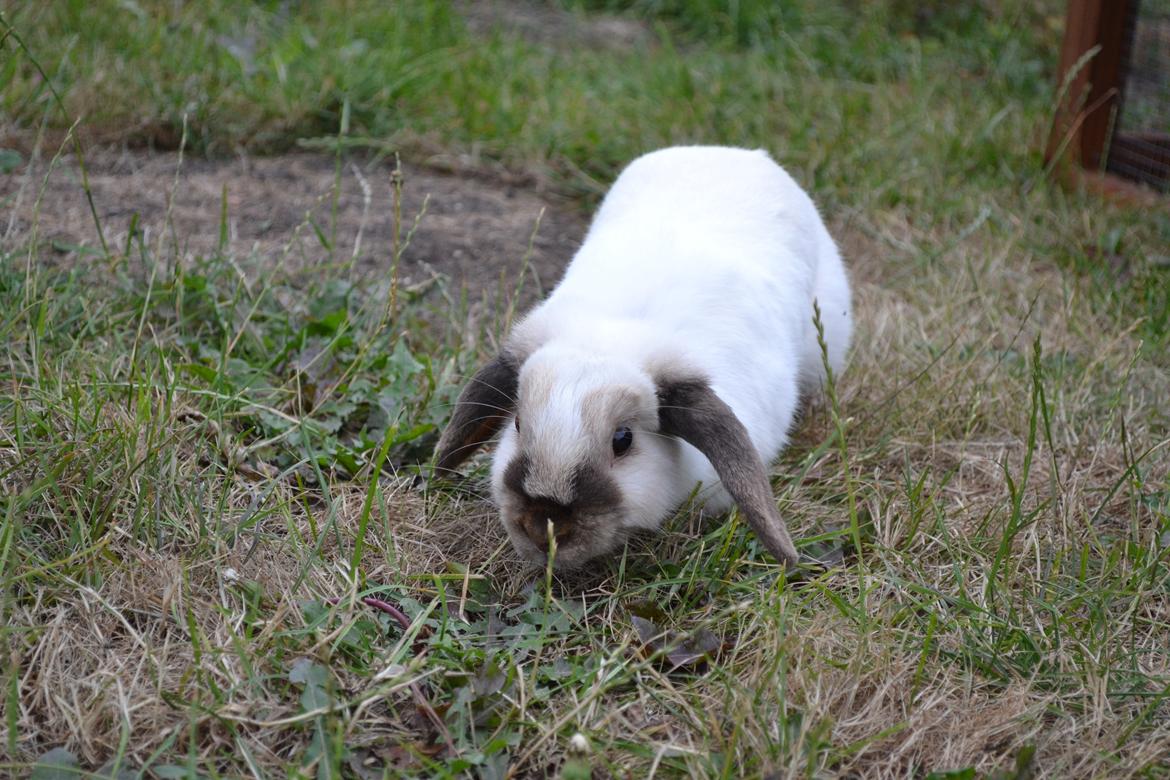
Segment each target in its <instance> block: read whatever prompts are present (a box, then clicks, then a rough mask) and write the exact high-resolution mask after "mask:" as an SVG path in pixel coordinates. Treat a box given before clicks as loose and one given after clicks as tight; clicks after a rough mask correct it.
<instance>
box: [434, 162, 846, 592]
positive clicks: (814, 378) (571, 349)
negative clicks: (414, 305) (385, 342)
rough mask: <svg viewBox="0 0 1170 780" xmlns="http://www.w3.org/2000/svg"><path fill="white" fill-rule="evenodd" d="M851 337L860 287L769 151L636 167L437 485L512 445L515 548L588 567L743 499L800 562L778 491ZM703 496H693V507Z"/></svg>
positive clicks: (517, 337) (472, 418)
mask: <svg viewBox="0 0 1170 780" xmlns="http://www.w3.org/2000/svg"><path fill="white" fill-rule="evenodd" d="M814 300H816V301H817V302H818V304H819V307H820V312H821V321H822V325H823V330H824V338H825V342H826V346H827V356H828V363H829V365H830V366H831V367H832V369H833V372H834V374H838V373H839V372H840V371H841V369H842V367H843V365H844V362H845V356H846V352H847V350H848V348H849V342H850V338H851V333H852V327H853V322H852V307H851V302H850V290H849V281H848V277H847V274H846V271H845V267H844V265H843V263H842V261H841V257H840V255H839V254H838V251H837V247H836V245H835V244H834V242H833V239H832V238H831V237H830V236H829V233H828V230H827V229H826V228H825V225H824V223H823V222H822V220H821V218H820V215H819V214H818V213H817V210H816V207H815V206H814V205H813V202H812V201H811V200H810V199H809V197H808V195H807V194H806V193H805V192H804V191H803V190H802V189H801V188H800V186H799V185H797V184H796V182H795V181H794V180H793V179H792V178H791V177H790V176H789V175H788V174H787V173H786V172H785V171H784V169H783V168H781V167H780V166H779V165H777V164H776V163H775V162H774V161H773V160H772V158H771V157H770V156H769V155H768V153H767V152H765V151H763V150H755V151H752V150H747V149H738V148H730V147H714V146H684V147H672V148H667V149H662V150H659V151H655V152H651V153H648V154H645V155H643V156H642V157H639V158H637V159H636V160H634V161H633V162H632V163H630V164H629V165H628V166H627V167H626V168H625V170H623V171H622V173H621V174H620V175H619V176H618V178H617V180H616V181H615V182H614V184H613V186H612V188H611V189H610V190H609V192H608V194H607V195H606V196H605V198H604V200H603V202H602V204H601V206H600V207H599V209H598V211H597V213H596V215H595V217H594V219H593V222H592V224H591V225H590V228H589V230H588V232H587V234H586V236H585V240H584V242H583V244H582V245H581V247H580V249H579V250H578V251H577V252H576V254H575V256H574V257H573V260H572V262H571V263H570V264H569V266H568V268H567V269H566V271H565V274H564V277H563V278H562V280H561V281H560V283H559V284H558V285H557V286H556V288H555V289H554V290H553V291H552V293H551V294H550V295H549V296H548V297H547V298H546V299H545V300H544V301H543V302H542V303H540V304H538V305H537V306H536V307H535V308H534V309H533V310H532V311H531V312H530V313H528V314H527V315H526V316H525V317H524V318H523V319H522V320H521V321H520V322H518V323H517V324H516V326H515V327H514V328H513V329H512V331H511V333H510V334H509V335H508V336H507V337H506V339H505V340H504V342H503V346H502V349H501V350H500V352H499V354H498V355H497V356H496V357H495V358H494V359H492V360H491V361H490V362H488V363H487V364H486V365H484V366H483V367H482V368H481V369H480V370H479V371H478V372H477V373H476V374H475V376H474V377H473V378H472V379H471V381H470V382H469V383H468V385H467V386H466V388H464V390H463V392H462V394H461V395H460V396H459V399H458V401H457V403H456V406H455V410H454V413H453V415H452V419H451V421H450V422H449V424H448V425H447V427H446V428H445V430H444V431H443V433H442V435H441V436H440V439H439V443H438V445H437V446H436V450H435V456H434V464H435V469H436V473H444V472H447V471H449V470H452V469H455V468H456V467H457V466H459V464H460V463H462V462H463V461H464V460H465V459H466V458H467V457H468V456H470V455H471V454H472V453H473V452H474V451H476V449H477V448H479V447H480V446H481V445H483V444H484V443H485V442H487V441H488V440H489V439H491V438H492V437H493V436H495V435H496V434H497V433H499V434H500V436H499V441H498V444H497V445H496V450H495V455H494V459H493V462H492V468H491V492H492V496H493V499H494V500H495V502H496V504H497V506H498V508H499V510H500V517H501V520H502V522H503V525H504V528H505V529H506V530H507V533H508V536H509V537H510V538H511V541H512V543H513V545H514V546H515V548H516V550H517V551H518V552H519V553H520V554H521V555H522V556H524V557H525V558H527V559H529V560H530V561H531V562H533V563H535V564H540V565H547V556H548V554H549V551H550V548H551V547H552V543H553V542H555V553H554V558H553V565H554V567H555V568H557V569H562V570H565V569H573V568H578V567H580V566H581V565H582V564H584V563H586V562H587V561H590V560H592V559H594V558H596V557H598V556H600V555H604V554H605V553H607V552H611V551H613V550H614V549H615V548H617V547H618V546H620V545H621V544H622V543H624V541H625V539H626V537H627V536H629V535H630V534H631V533H632V532H634V531H636V530H637V529H655V528H657V527H658V526H659V525H660V524H661V523H662V521H663V520H664V519H665V518H667V517H669V516H670V515H671V514H672V513H673V512H675V511H676V510H677V509H678V508H679V507H680V506H681V505H682V504H683V503H685V502H686V501H687V500H688V499H689V498H691V497H692V496H694V497H695V499H696V500H697V501H698V502H699V504H700V505H701V506H702V507H703V508H704V510H705V511H711V512H723V511H725V510H727V509H728V508H730V506H731V504H732V503H733V502H734V503H736V504H738V506H739V509H740V510H741V512H742V513H743V515H744V516H745V517H746V519H747V521H748V523H749V524H750V526H751V528H752V529H753V531H754V532H755V534H756V536H757V537H758V539H759V541H760V542H761V543H762V544H763V546H764V547H765V548H766V549H767V550H768V552H770V553H771V554H772V556H774V557H775V558H776V559H777V561H779V562H780V563H782V564H787V565H795V564H796V563H797V560H798V555H797V551H796V547H795V546H794V545H793V542H792V539H791V537H790V536H789V533H788V530H787V528H786V526H785V524H784V520H783V519H782V518H781V516H780V513H779V511H778V509H777V506H776V501H775V499H774V497H773V495H772V489H771V484H770V482H769V479H768V468H767V464H769V463H770V462H771V461H772V460H773V459H774V458H775V457H776V456H777V455H778V454H779V452H780V451H781V449H782V448H783V447H784V445H785V443H786V441H787V436H788V431H789V428H790V427H791V426H792V423H793V419H794V417H795V415H796V413H797V410H798V404H799V402H800V399H801V396H802V395H803V394H808V393H810V392H814V391H816V390H819V388H820V385H821V383H822V382H823V374H824V369H823V365H824V360H823V359H822V352H821V349H820V347H819V345H818V343H817V334H816V329H815V326H814V315H813V301H814ZM696 486H699V488H698V490H697V492H696Z"/></svg>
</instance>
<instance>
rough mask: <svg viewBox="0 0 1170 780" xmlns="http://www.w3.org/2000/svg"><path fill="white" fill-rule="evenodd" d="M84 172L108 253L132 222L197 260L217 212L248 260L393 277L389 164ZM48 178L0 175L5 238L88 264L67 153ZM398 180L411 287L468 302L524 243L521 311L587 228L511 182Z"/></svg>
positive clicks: (150, 165) (515, 263) (102, 163)
mask: <svg viewBox="0 0 1170 780" xmlns="http://www.w3.org/2000/svg"><path fill="white" fill-rule="evenodd" d="M86 167H87V170H88V178H89V184H90V188H91V190H92V192H93V201H94V206H95V209H96V211H97V214H98V217H99V220H100V222H101V224H102V228H103V232H104V234H105V238H106V241H107V242H108V243H109V244H110V245H111V246H113V247H119V248H120V247H123V246H125V244H126V239H127V235H128V233H129V231H130V229H131V225H132V224H136V229H137V230H139V231H141V232H142V234H143V237H144V238H145V244H146V245H147V246H148V247H154V246H162V247H163V248H164V249H166V250H167V255H168V259H169V257H170V256H173V255H171V254H170V252H171V251H173V249H174V248H175V247H177V248H178V252H179V255H180V257H183V258H195V257H199V256H206V255H208V254H210V253H213V252H215V251H216V249H217V247H218V245H219V243H220V240H221V239H220V236H221V224H225V223H224V222H223V215H224V214H226V236H227V241H228V246H227V249H228V250H229V251H230V252H231V253H232V254H234V255H235V256H237V257H238V256H241V255H243V256H253V257H254V258H255V259H257V260H259V261H260V262H258V263H257V264H256V265H258V266H259V267H271V266H272V265H274V264H276V263H284V264H285V265H286V267H288V268H290V269H291V270H293V271H294V272H295V271H297V270H312V269H313V268H315V267H318V266H319V265H321V264H323V263H341V262H349V261H351V260H352V261H353V262H354V263H355V264H356V265H357V266H358V268H359V271H365V272H369V273H370V274H377V273H379V272H382V271H384V272H387V273H388V272H389V269H390V266H391V259H392V256H393V247H394V227H393V226H394V221H395V217H394V205H393V204H394V195H393V190H394V187H393V184H392V174H393V163H392V162H389V161H386V160H384V159H382V160H376V159H375V160H371V159H358V158H351V159H346V160H343V161H342V164H341V170H340V174H338V172H337V170H336V160H335V159H334V158H333V157H332V156H329V155H324V154H308V153H305V154H293V155H285V156H280V157H265V158H259V157H256V158H253V157H239V158H236V159H231V160H206V159H184V160H182V161H181V164H180V159H179V157H178V155H176V154H170V153H152V152H138V151H134V152H132V151H123V152H119V153H112V152H100V153H95V154H93V155H92V156H91V157H90V158H89V159H87V161H86ZM46 170H47V162H44V161H42V162H41V163H39V164H37V163H34V164H33V165H32V169H31V170H30V168H29V167H28V166H26V167H24V168H22V169H20V170H17V171H15V172H13V173H12V174H9V175H7V176H2V177H0V203H3V204H5V206H6V210H7V211H8V214H7V216H6V217H0V220H3V221H0V231H3V234H4V237H5V239H6V240H12V239H17V240H19V239H20V238H21V237H22V236H27V235H29V234H30V233H31V232H32V231H33V229H34V226H35V229H36V232H37V237H38V239H39V240H40V241H42V242H49V243H50V244H51V245H52V246H53V247H54V248H55V250H56V251H57V254H58V257H59V259H60V260H61V261H62V262H69V261H70V259H71V258H79V257H82V256H84V253H79V252H78V249H77V247H98V246H100V243H99V237H98V232H97V229H96V227H95V225H94V220H93V216H92V215H91V213H90V209H89V205H88V203H87V202H86V198H85V194H84V191H83V188H82V186H81V172H80V169H79V167H78V165H77V162H76V160H75V159H73V158H69V157H66V158H63V159H62V160H61V161H59V162H58V163H57V167H56V168H55V169H54V170H53V171H52V172H51V174H50V175H48V177H47V178H46ZM402 173H403V187H402V202H401V207H400V211H401V220H400V235H401V240H402V241H403V242H405V241H406V238H407V234H408V233H410V232H411V230H412V229H413V231H414V232H413V235H410V240H409V244H408V245H407V247H406V250H405V252H404V253H403V256H402V259H401V265H400V275H401V280H402V283H403V284H404V285H407V286H409V285H412V284H420V283H425V282H427V281H428V280H429V279H432V278H433V277H435V276H436V275H442V276H445V277H448V278H449V280H450V282H451V284H452V286H453V287H455V288H456V289H458V288H459V287H461V286H466V287H467V289H468V290H469V291H470V292H471V294H472V296H473V297H475V296H477V295H478V294H479V293H480V292H488V293H491V292H492V291H495V290H497V289H498V288H499V285H500V282H501V278H504V279H505V280H506V282H507V284H508V285H509V287H511V286H512V285H514V284H515V281H516V279H517V277H518V274H519V272H520V269H521V268H522V265H523V260H524V258H525V255H526V254H527V253H528V247H529V244H530V242H531V253H530V255H529V257H528V266H529V277H528V278H527V279H526V283H525V285H524V289H523V291H522V294H521V303H523V304H527V303H531V302H532V301H534V300H536V299H537V298H538V297H540V296H541V295H542V294H543V293H544V292H547V291H548V290H549V289H550V288H551V287H552V286H553V285H554V284H555V283H556V281H557V280H558V279H559V278H560V275H561V272H562V270H563V269H564V266H565V265H566V264H567V262H568V260H569V259H570V258H571V256H572V254H573V252H574V251H575V250H576V248H577V246H579V244H580V241H581V238H582V236H583V235H584V232H585V228H586V225H587V223H586V220H585V218H584V217H583V216H582V215H580V214H579V213H576V212H574V211H572V210H571V209H569V208H567V207H565V206H563V205H557V204H554V203H552V202H550V201H549V200H547V199H545V198H543V197H541V196H539V195H537V194H534V193H533V192H531V191H528V190H525V189H520V188H518V187H516V186H512V185H509V184H506V183H501V182H499V181H494V180H490V179H485V178H483V177H476V176H467V175H463V176H461V175H453V174H446V173H438V172H435V171H433V170H428V169H425V168H417V167H413V166H404V167H403V171H402ZM335 184H336V185H337V186H336V187H335ZM225 199H226V207H225ZM424 208H425V210H424ZM420 214H422V216H421V218H419V215H420ZM135 220H136V223H135ZM416 223H417V227H415V226H416Z"/></svg>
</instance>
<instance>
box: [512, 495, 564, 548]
mask: <svg viewBox="0 0 1170 780" xmlns="http://www.w3.org/2000/svg"><path fill="white" fill-rule="evenodd" d="M527 510H528V511H527V512H525V513H524V519H523V520H522V521H521V526H522V527H523V529H524V535H525V536H527V537H528V538H529V539H531V540H532V543H533V544H535V545H536V546H537V547H539V548H540V549H542V550H545V549H548V525H549V523H552V528H553V538H555V539H556V540H557V544H564V543H565V542H567V541H569V539H570V538H571V537H572V535H573V521H572V520H571V519H570V512H569V508H568V507H566V506H563V505H561V504H557V503H555V502H552V501H543V500H537V501H532V502H531V503H530V504H529V506H528V507H527Z"/></svg>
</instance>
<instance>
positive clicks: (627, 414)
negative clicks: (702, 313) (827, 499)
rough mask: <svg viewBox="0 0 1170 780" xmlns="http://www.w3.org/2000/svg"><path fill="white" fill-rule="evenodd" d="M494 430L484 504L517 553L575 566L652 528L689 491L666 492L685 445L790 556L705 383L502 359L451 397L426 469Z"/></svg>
mask: <svg viewBox="0 0 1170 780" xmlns="http://www.w3.org/2000/svg"><path fill="white" fill-rule="evenodd" d="M497 431H502V433H501V435H500V439H499V443H498V445H497V448H496V452H495V458H494V461H493V465H492V495H493V497H494V499H495V500H496V503H497V504H498V506H499V508H500V517H501V520H502V522H503V524H504V527H505V529H506V530H507V532H508V535H509V537H510V538H511V540H512V543H513V545H514V546H515V547H516V549H517V551H519V552H520V553H521V554H522V555H524V556H525V557H526V558H528V559H529V560H531V561H533V562H535V563H544V562H545V561H546V560H547V555H548V551H549V550H550V548H551V543H552V542H555V546H556V553H555V557H554V564H555V565H556V567H557V568H564V569H570V568H577V567H579V566H581V565H582V564H584V563H585V562H586V561H589V560H591V559H594V558H596V557H597V556H599V555H602V554H604V553H606V552H609V551H611V550H613V549H614V548H616V547H617V546H619V545H620V544H621V543H622V542H623V541H624V540H625V539H626V538H627V536H629V534H630V533H632V532H633V531H635V530H637V529H643V528H645V529H652V528H655V527H656V526H657V525H658V524H659V523H660V522H661V520H662V518H663V517H665V516H667V515H669V513H670V512H671V510H673V509H674V508H675V506H676V505H677V496H678V495H679V494H680V492H681V493H682V494H684V495H685V493H686V491H687V490H688V489H690V488H691V487H693V486H689V485H681V484H676V483H677V482H678V481H679V480H680V474H681V473H683V470H682V469H679V468H678V461H679V458H681V457H683V452H682V447H683V444H682V442H683V441H686V442H689V443H690V444H692V445H694V446H695V447H696V448H698V449H699V450H700V452H702V453H703V454H704V455H706V456H707V457H708V458H709V459H710V460H711V462H712V464H713V465H714V466H715V469H716V471H717V472H718V474H719V477H720V480H721V481H722V483H723V486H724V488H726V490H727V492H728V493H730V495H731V496H732V497H733V498H734V499H735V500H736V501H737V503H739V505H740V508H741V509H742V510H743V512H744V514H745V515H746V516H747V519H748V521H749V522H750V524H751V525H752V527H753V528H754V529H755V530H756V532H757V534H758V535H759V536H760V538H761V540H762V541H763V542H764V544H765V546H766V547H767V548H768V549H769V550H770V551H771V552H772V553H773V554H774V555H776V557H777V558H778V559H780V560H782V561H789V562H795V561H796V551H795V548H794V547H793V546H792V542H791V540H790V539H789V537H788V533H787V531H786V529H785V527H784V523H783V521H782V520H781V519H780V517H779V514H778V513H777V511H776V507H775V504H774V502H773V501H772V495H771V487H770V485H769V483H768V479H767V476H766V473H765V471H764V468H763V464H762V463H761V461H760V457H759V455H758V453H757V452H756V451H755V450H754V449H753V447H752V444H751V440H750V438H749V436H748V434H747V431H746V430H745V429H744V427H743V425H742V424H741V423H740V421H739V420H738V419H737V418H736V417H735V414H734V413H733V412H732V411H731V409H730V408H729V407H728V406H727V405H726V404H725V403H723V402H722V401H721V400H720V399H719V398H718V396H717V395H716V394H715V393H714V392H713V391H712V389H711V387H710V385H709V384H708V383H707V381H706V380H705V379H703V378H702V377H700V376H696V375H694V374H693V373H692V372H688V371H686V370H685V369H679V368H678V367H674V368H671V367H659V369H658V370H654V369H651V368H647V367H643V366H638V365H636V364H632V363H630V362H628V361H626V360H623V359H621V358H618V357H613V356H609V355H604V354H594V353H588V352H583V351H581V350H580V349H579V348H576V347H564V346H561V345H558V344H557V343H556V342H555V341H554V342H552V343H549V344H546V345H544V346H542V347H541V348H539V349H537V350H536V351H535V352H533V353H532V354H531V356H529V357H528V359H527V360H524V361H523V363H522V364H521V363H520V362H519V361H518V360H517V359H516V358H515V357H514V356H513V355H511V354H509V353H507V352H505V353H502V354H501V355H500V356H499V357H497V358H496V359H495V360H493V361H491V362H490V363H489V364H488V365H487V366H485V367H484V368H483V369H481V370H480V371H479V372H478V373H477V374H476V376H475V377H474V378H473V379H472V381H471V382H470V383H469V384H468V386H467V388H466V389H465V390H464V392H463V394H462V396H460V399H459V402H458V404H457V406H456V410H455V414H454V416H453V417H452V421H451V423H450V425H449V426H448V427H447V429H446V430H445V431H444V433H443V437H442V439H441V441H440V443H439V447H438V450H437V460H436V468H438V469H439V470H448V469H452V468H454V467H455V466H457V465H458V464H459V463H460V462H462V461H463V460H464V459H465V458H466V457H467V456H468V455H470V454H471V452H473V451H474V450H475V449H476V448H477V447H478V446H479V445H480V444H482V443H484V442H485V441H486V440H487V439H489V438H491V437H492V436H493V435H494V434H495V433H496V432H497Z"/></svg>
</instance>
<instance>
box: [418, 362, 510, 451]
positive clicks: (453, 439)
mask: <svg viewBox="0 0 1170 780" xmlns="http://www.w3.org/2000/svg"><path fill="white" fill-rule="evenodd" d="M519 370H520V366H519V364H518V362H517V361H516V360H515V359H514V358H513V357H512V356H511V355H509V354H507V353H505V352H501V353H500V354H499V355H497V356H496V357H495V358H493V359H492V360H491V362H489V363H488V364H487V365H485V366H484V367H483V368H481V369H480V370H479V371H477V372H476V373H475V376H473V377H472V378H471V381H470V382H468V383H467V387H465V388H463V392H462V393H460V394H459V400H458V401H456V402H455V413H454V414H453V415H451V422H449V423H447V428H446V429H445V430H444V431H443V435H442V436H441V437H440V438H439V445H438V446H437V447H436V448H435V470H436V472H438V473H439V474H442V473H445V472H448V471H451V470H452V469H454V468H456V467H457V466H458V465H459V464H460V463H462V462H463V461H465V460H467V458H469V457H471V455H472V454H473V453H474V452H475V451H476V450H477V449H479V447H480V446H481V445H482V444H483V443H484V442H486V441H487V440H488V439H490V438H491V437H492V436H494V435H495V433H496V431H498V430H499V429H500V425H502V424H503V422H504V421H505V420H507V419H508V417H510V416H511V415H512V414H513V413H514V412H515V411H516V382H517V377H518V376H519Z"/></svg>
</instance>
